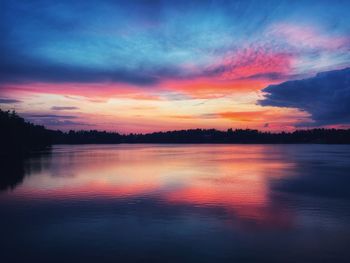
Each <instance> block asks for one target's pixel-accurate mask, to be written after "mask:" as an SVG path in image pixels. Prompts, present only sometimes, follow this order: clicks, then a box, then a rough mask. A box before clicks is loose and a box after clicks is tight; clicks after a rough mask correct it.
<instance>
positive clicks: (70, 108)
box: [51, 106, 79, 110]
mask: <svg viewBox="0 0 350 263" xmlns="http://www.w3.org/2000/svg"><path fill="white" fill-rule="evenodd" d="M78 109H79V108H78V107H64V106H52V107H51V110H78Z"/></svg>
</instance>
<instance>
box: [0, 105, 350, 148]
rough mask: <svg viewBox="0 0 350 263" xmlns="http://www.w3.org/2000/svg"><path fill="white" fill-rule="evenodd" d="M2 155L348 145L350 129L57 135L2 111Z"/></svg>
mask: <svg viewBox="0 0 350 263" xmlns="http://www.w3.org/2000/svg"><path fill="white" fill-rule="evenodd" d="M0 127H1V128H0V142H1V150H0V153H19V152H26V151H28V150H33V149H36V148H43V147H46V146H49V145H52V144H104V143H106V144H107V143H269V144H274V143H276V144H277V143H328V144H331V143H334V144H349V143H350V129H323V128H317V129H306V130H296V131H294V132H279V133H273V132H262V131H258V130H252V129H235V130H233V129H228V130H227V131H220V130H216V129H189V130H177V131H167V132H154V133H147V134H133V133H131V134H120V133H117V132H107V131H97V130H89V131H73V130H71V131H69V132H63V131H58V130H57V131H55V130H49V129H46V128H45V127H44V126H40V125H34V124H32V123H29V122H27V121H25V120H24V119H23V118H21V117H19V116H18V115H17V114H16V113H15V112H13V111H12V112H10V111H3V110H1V109H0Z"/></svg>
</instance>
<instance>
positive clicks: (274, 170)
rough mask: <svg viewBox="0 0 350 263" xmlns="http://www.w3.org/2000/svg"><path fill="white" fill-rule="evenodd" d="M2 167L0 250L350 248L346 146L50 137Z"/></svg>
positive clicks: (127, 255) (120, 256)
mask: <svg viewBox="0 0 350 263" xmlns="http://www.w3.org/2000/svg"><path fill="white" fill-rule="evenodd" d="M2 170H3V171H2V173H3V174H5V175H3V176H2V177H1V181H0V191H1V192H0V211H1V217H0V227H1V236H0V247H1V254H0V261H1V262H5V263H6V262H348V259H349V258H350V250H349V248H348V247H349V244H350V191H349V189H350V188H349V187H350V146H344V145H338V146H337V145H84V146H54V147H53V148H52V149H51V150H50V151H46V152H42V153H37V154H35V155H33V156H31V157H28V158H26V159H24V160H17V161H16V162H14V163H7V164H6V165H5V166H3V167H2Z"/></svg>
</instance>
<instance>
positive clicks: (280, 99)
mask: <svg viewBox="0 0 350 263" xmlns="http://www.w3.org/2000/svg"><path fill="white" fill-rule="evenodd" d="M263 91H264V92H265V93H266V95H265V98H264V99H262V100H260V101H259V102H258V103H259V104H260V105H262V106H275V107H289V108H298V109H300V110H302V111H306V112H308V113H310V115H311V118H312V120H313V123H298V124H297V125H298V126H310V125H311V126H325V125H335V124H349V123H350V68H345V69H342V70H333V71H328V72H322V73H318V74H317V75H316V76H314V77H312V78H308V79H302V80H294V81H287V82H283V83H281V84H277V85H270V86H268V87H267V88H265V89H263Z"/></svg>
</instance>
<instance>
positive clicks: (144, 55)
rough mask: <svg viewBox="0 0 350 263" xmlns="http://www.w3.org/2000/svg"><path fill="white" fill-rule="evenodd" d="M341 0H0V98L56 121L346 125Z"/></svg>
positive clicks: (348, 25) (115, 127) (345, 4)
mask: <svg viewBox="0 0 350 263" xmlns="http://www.w3.org/2000/svg"><path fill="white" fill-rule="evenodd" d="M349 10H350V1H335V0H333V1H322V0H315V1H311V0H304V1H302V0H300V1H268V0H260V1H249V0H241V1H199V0H198V1H191V0H186V1H182V0H179V1H161V0H159V1H146V0H144V1H131V0H129V1H112V0H110V1H101V0H91V1H88V0H78V1H72V0H70V1H66V0H63V1H57V0H56V1H51V0H50V1H49V0H32V1H13V0H2V1H1V4H0V37H1V40H0V108H2V109H6V110H7V109H11V110H12V109H15V110H16V111H17V112H19V114H20V115H21V116H23V117H24V118H25V119H27V120H29V121H31V122H34V123H36V124H42V125H45V126H46V127H48V128H52V129H61V130H69V129H75V130H81V129H84V130H86V129H88V130H90V129H98V130H109V131H118V132H122V133H128V132H152V131H163V130H175V129H189V128H216V129H227V128H231V127H232V128H253V129H259V130H271V131H281V130H286V131H290V130H294V129H297V128H307V127H349V126H350V125H349V124H350V69H348V67H350V15H349ZM320 72H325V73H320ZM318 73H320V74H318ZM299 80H300V81H299Z"/></svg>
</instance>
